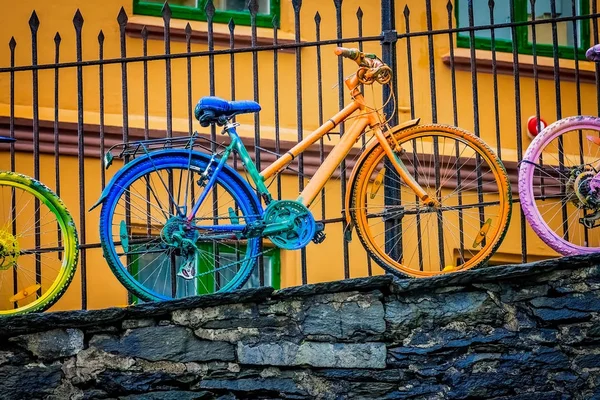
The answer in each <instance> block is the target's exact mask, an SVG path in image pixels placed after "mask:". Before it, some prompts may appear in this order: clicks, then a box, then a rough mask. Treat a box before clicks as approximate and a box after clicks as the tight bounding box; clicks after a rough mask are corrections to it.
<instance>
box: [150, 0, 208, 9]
mask: <svg viewBox="0 0 600 400" xmlns="http://www.w3.org/2000/svg"><path fill="white" fill-rule="evenodd" d="M143 1H144V3H160V4H164V2H165V1H164V0H143ZM169 5H172V6H175V5H177V6H186V7H194V8H196V7H197V6H198V0H169Z"/></svg>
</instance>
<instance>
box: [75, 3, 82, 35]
mask: <svg viewBox="0 0 600 400" xmlns="http://www.w3.org/2000/svg"><path fill="white" fill-rule="evenodd" d="M73 25H74V26H75V30H76V31H79V30H81V27H82V26H83V15H81V11H79V8H78V9H77V11H75V15H74V16H73Z"/></svg>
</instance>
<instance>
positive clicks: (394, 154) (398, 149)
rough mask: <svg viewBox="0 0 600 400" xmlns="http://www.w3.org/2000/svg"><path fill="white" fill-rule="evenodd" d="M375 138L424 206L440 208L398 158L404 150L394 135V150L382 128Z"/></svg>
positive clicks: (376, 130)
mask: <svg viewBox="0 0 600 400" xmlns="http://www.w3.org/2000/svg"><path fill="white" fill-rule="evenodd" d="M375 137H376V138H377V141H378V142H379V144H380V145H381V147H382V148H383V151H384V152H385V154H386V155H387V156H388V159H389V160H390V162H391V163H392V166H393V167H394V169H395V170H396V172H397V173H398V175H399V176H400V177H401V178H402V180H403V181H404V182H405V183H406V184H407V185H408V187H410V188H411V190H412V191H413V192H415V194H416V195H417V196H418V197H419V199H421V201H422V202H423V204H424V205H426V206H428V207H436V206H439V205H440V204H439V202H438V201H437V200H436V199H433V198H431V197H429V195H428V194H427V192H425V190H424V189H423V188H422V187H421V185H419V183H418V182H417V181H416V180H415V178H413V176H412V174H411V173H410V172H409V171H408V169H407V168H406V166H405V165H404V163H403V162H402V160H400V158H399V157H398V154H401V153H402V151H403V149H402V146H401V145H400V143H398V142H397V141H396V138H395V137H394V133H390V139H391V141H393V142H394V148H392V146H391V144H390V141H389V140H388V138H387V137H386V136H385V135H384V134H383V132H382V130H381V129H380V128H376V129H375Z"/></svg>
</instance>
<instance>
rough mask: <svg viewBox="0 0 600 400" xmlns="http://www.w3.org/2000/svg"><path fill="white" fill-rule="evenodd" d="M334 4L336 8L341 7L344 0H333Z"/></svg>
mask: <svg viewBox="0 0 600 400" xmlns="http://www.w3.org/2000/svg"><path fill="white" fill-rule="evenodd" d="M333 4H334V5H335V8H340V7H341V6H342V0H333Z"/></svg>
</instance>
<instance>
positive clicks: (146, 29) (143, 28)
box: [141, 25, 148, 40]
mask: <svg viewBox="0 0 600 400" xmlns="http://www.w3.org/2000/svg"><path fill="white" fill-rule="evenodd" d="M141 34H142V39H144V40H147V39H148V28H146V25H144V26H143V27H142V31H141Z"/></svg>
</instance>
